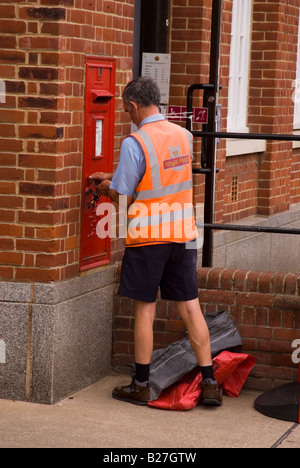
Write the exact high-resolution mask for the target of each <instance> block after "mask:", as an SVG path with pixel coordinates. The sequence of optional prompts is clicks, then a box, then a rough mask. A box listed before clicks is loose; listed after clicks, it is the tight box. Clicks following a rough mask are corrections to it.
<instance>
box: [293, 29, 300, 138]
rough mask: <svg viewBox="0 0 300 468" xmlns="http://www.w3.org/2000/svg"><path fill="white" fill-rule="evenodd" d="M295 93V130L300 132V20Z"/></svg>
mask: <svg viewBox="0 0 300 468" xmlns="http://www.w3.org/2000/svg"><path fill="white" fill-rule="evenodd" d="M294 87H295V93H294V96H293V100H294V104H295V114H294V129H295V130H300V20H299V32H298V58H297V75H296V81H295V82H294Z"/></svg>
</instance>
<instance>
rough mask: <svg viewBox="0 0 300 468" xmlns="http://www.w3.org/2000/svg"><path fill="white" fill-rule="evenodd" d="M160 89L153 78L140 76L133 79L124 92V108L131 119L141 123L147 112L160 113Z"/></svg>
mask: <svg viewBox="0 0 300 468" xmlns="http://www.w3.org/2000/svg"><path fill="white" fill-rule="evenodd" d="M160 99H161V96H160V90H159V87H158V86H157V84H156V82H155V81H154V80H153V79H152V78H146V77H139V78H136V79H135V80H133V81H131V82H130V83H129V84H128V85H127V86H126V88H125V89H124V92H123V101H124V108H125V111H126V112H129V114H130V117H131V120H132V121H133V122H134V123H135V124H136V125H139V124H140V122H141V120H143V118H145V114H150V115H151V114H153V113H158V112H159V110H158V108H159V105H160Z"/></svg>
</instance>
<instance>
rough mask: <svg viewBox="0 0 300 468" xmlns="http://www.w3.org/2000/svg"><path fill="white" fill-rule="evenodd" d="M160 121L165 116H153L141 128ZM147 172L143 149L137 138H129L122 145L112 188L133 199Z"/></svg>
mask: <svg viewBox="0 0 300 468" xmlns="http://www.w3.org/2000/svg"><path fill="white" fill-rule="evenodd" d="M160 120H165V118H164V116H163V115H161V114H156V115H151V116H150V117H147V118H146V119H144V120H143V121H142V122H141V123H140V125H139V128H141V127H142V126H143V125H145V124H148V123H153V122H158V121H160ZM145 171H146V159H145V155H144V152H143V150H142V147H141V145H140V144H139V143H138V142H137V140H136V139H135V138H133V137H128V138H126V139H125V140H124V141H123V143H122V146H121V152H120V161H119V164H118V167H117V170H116V172H115V174H114V176H113V179H112V181H111V185H110V188H111V189H113V190H116V191H117V192H118V193H119V194H120V195H127V196H129V197H133V196H134V194H135V191H136V188H137V186H138V185H139V183H140V181H141V180H142V178H143V176H144V174H145Z"/></svg>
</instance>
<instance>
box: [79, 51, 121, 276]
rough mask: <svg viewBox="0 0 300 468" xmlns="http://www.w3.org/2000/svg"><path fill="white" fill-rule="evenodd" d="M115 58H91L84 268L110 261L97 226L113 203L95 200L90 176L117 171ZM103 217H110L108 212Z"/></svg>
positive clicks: (88, 66)
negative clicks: (102, 207)
mask: <svg viewBox="0 0 300 468" xmlns="http://www.w3.org/2000/svg"><path fill="white" fill-rule="evenodd" d="M115 73H116V63H115V59H113V58H111V59H108V58H94V57H90V58H88V59H87V64H86V92H85V125H84V150H83V177H82V210H81V212H82V216H81V248H80V269H81V271H83V270H88V269H91V268H95V267H97V266H101V265H104V264H106V263H109V261H110V242H111V241H110V238H108V237H104V238H99V237H98V235H97V232H96V227H97V224H98V222H99V221H100V219H101V218H99V216H97V213H96V212H97V206H98V205H99V203H109V202H110V200H109V199H107V198H106V197H100V199H99V200H98V201H96V202H95V203H92V205H90V206H89V203H90V202H91V201H92V200H93V193H92V188H93V185H92V184H91V183H90V182H89V181H88V177H89V176H90V175H91V174H93V173H95V172H110V173H111V172H113V151H114V113H115ZM103 216H107V214H105V213H104V215H103Z"/></svg>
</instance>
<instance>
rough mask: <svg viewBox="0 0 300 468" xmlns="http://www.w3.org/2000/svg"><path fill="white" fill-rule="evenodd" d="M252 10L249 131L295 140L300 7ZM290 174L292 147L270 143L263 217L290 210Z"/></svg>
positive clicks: (263, 169)
mask: <svg viewBox="0 0 300 468" xmlns="http://www.w3.org/2000/svg"><path fill="white" fill-rule="evenodd" d="M253 8H254V12H253V38H252V44H253V49H252V61H251V77H250V97H249V113H250V117H249V126H250V131H253V132H260V133H284V134H291V133H293V117H294V103H293V101H292V94H293V92H294V89H293V87H292V83H293V81H294V80H295V78H296V61H297V35H298V29H297V28H298V18H299V7H298V5H297V6H295V4H294V2H281V1H279V0H276V1H268V2H260V1H254V6H253ZM291 172H292V143H289V142H278V141H277V142H269V143H268V144H267V151H266V153H264V155H263V156H262V158H261V160H260V168H259V181H258V213H259V214H264V215H272V214H275V213H276V212H280V211H284V210H288V209H289V206H290V203H291V200H290V197H291V194H290V190H291Z"/></svg>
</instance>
